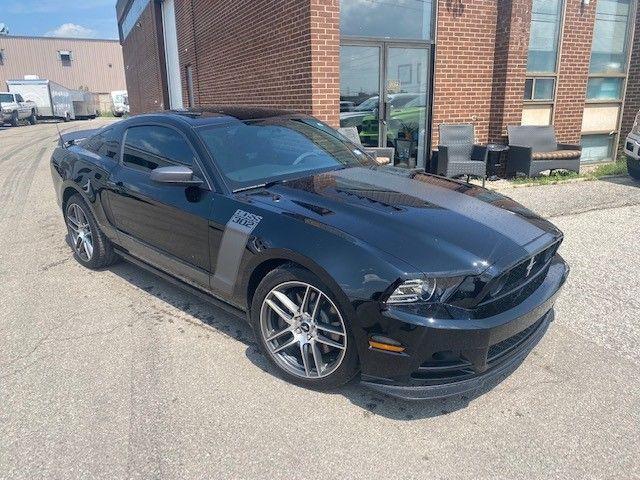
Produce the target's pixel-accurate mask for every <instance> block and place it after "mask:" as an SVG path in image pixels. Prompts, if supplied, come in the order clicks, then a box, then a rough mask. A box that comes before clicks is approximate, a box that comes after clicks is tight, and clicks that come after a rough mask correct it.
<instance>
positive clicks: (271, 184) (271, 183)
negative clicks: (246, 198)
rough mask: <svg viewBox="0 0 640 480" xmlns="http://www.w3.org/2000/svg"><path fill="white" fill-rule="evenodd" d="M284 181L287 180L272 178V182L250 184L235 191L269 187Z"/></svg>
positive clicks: (234, 191)
mask: <svg viewBox="0 0 640 480" xmlns="http://www.w3.org/2000/svg"><path fill="white" fill-rule="evenodd" d="M284 182H285V180H271V181H270V182H264V183H258V184H256V185H249V186H248V187H241V188H236V189H235V190H233V193H238V192H245V191H247V190H254V189H256V188H269V187H273V186H274V185H278V184H279V183H284Z"/></svg>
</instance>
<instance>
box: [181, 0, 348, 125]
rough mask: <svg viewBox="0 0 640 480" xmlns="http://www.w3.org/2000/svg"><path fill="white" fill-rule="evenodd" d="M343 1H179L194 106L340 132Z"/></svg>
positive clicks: (183, 64)
mask: <svg viewBox="0 0 640 480" xmlns="http://www.w3.org/2000/svg"><path fill="white" fill-rule="evenodd" d="M338 9H339V0H328V1H327V0H288V1H287V0H236V1H234V2H228V1H220V0H218V1H211V0H193V2H191V1H189V0H179V1H178V2H177V3H176V11H177V13H176V17H177V18H176V21H177V26H178V32H180V34H179V35H180V36H179V38H178V45H179V49H180V63H181V70H182V72H183V75H182V77H183V90H184V95H185V102H186V83H185V75H184V72H185V68H186V65H187V64H191V65H192V66H193V68H194V87H195V91H196V102H197V104H200V105H207V104H242V105H262V106H269V107H278V108H286V109H291V110H296V111H299V112H304V113H312V114H315V115H317V116H318V117H320V118H321V119H323V120H328V121H330V122H331V123H334V124H337V117H338V110H339V107H338V101H339V100H338V98H339V91H338V90H339V75H338V73H339V72H338V68H339V58H338V56H339V32H338V28H339V11H338Z"/></svg>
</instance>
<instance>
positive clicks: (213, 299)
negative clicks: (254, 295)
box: [115, 247, 248, 321]
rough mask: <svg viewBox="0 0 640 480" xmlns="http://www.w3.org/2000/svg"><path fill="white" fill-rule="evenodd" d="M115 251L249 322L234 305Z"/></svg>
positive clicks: (243, 313)
mask: <svg viewBox="0 0 640 480" xmlns="http://www.w3.org/2000/svg"><path fill="white" fill-rule="evenodd" d="M115 251H116V252H117V253H118V255H120V256H121V257H122V258H124V259H125V260H126V261H128V262H130V263H133V264H134V265H137V266H138V267H141V268H143V269H145V270H147V271H148V272H150V273H153V274H154V275H156V276H158V277H160V278H162V279H163V280H166V281H167V282H169V283H171V284H172V285H175V286H176V287H179V288H181V289H182V290H184V291H186V292H188V293H190V294H191V295H193V296H195V297H198V298H200V299H201V300H204V301H205V302H207V303H210V304H212V305H213V306H215V307H218V308H220V309H221V310H224V311H225V312H227V313H229V314H231V315H233V316H234V317H237V318H241V319H244V320H245V321H248V317H247V312H245V311H243V310H241V309H240V308H237V307H234V306H233V305H230V304H228V303H227V302H225V301H223V300H220V299H218V298H216V297H213V296H212V295H211V294H210V293H208V292H205V291H203V290H200V289H198V288H196V287H192V286H191V285H189V284H188V283H185V282H183V281H182V280H179V279H177V278H175V277H173V276H171V275H169V274H167V273H165V272H163V271H162V270H159V269H157V268H155V267H153V266H151V265H149V264H148V263H146V262H143V261H142V260H139V259H137V258H136V257H133V256H131V255H129V254H128V253H126V252H124V251H123V250H121V249H120V248H118V247H115Z"/></svg>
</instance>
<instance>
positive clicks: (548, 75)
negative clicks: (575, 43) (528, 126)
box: [522, 0, 568, 125]
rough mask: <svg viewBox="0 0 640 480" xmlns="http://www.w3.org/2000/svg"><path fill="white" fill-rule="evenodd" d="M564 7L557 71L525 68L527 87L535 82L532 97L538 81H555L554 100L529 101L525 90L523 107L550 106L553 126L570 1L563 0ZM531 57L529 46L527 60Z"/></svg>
mask: <svg viewBox="0 0 640 480" xmlns="http://www.w3.org/2000/svg"><path fill="white" fill-rule="evenodd" d="M561 1H562V6H561V8H560V18H559V28H558V47H557V49H556V69H555V71H554V72H538V71H528V70H527V67H526V66H525V84H524V85H523V87H525V86H526V82H527V80H533V85H532V87H531V96H532V97H533V96H534V93H535V83H536V80H537V79H543V80H544V79H553V98H551V99H550V100H536V99H533V98H531V99H527V98H524V92H525V88H523V95H522V97H523V105H540V106H550V107H551V118H550V120H549V122H550V125H553V124H554V123H555V120H556V102H557V98H558V83H559V80H560V73H559V71H560V62H561V60H562V47H563V44H564V29H565V19H566V15H567V3H568V0H561ZM528 42H529V43H530V42H531V21H530V22H529V39H528ZM528 57H529V45H528V44H527V58H528Z"/></svg>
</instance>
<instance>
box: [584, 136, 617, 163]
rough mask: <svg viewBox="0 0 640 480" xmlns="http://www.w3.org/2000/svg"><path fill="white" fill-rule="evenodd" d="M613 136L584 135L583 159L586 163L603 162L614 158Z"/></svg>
mask: <svg viewBox="0 0 640 480" xmlns="http://www.w3.org/2000/svg"><path fill="white" fill-rule="evenodd" d="M613 138H614V137H613V136H611V135H584V136H583V137H582V141H581V142H580V143H581V144H582V157H581V159H580V160H581V161H582V162H584V163H590V162H602V161H606V160H611V159H612V157H613Z"/></svg>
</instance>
